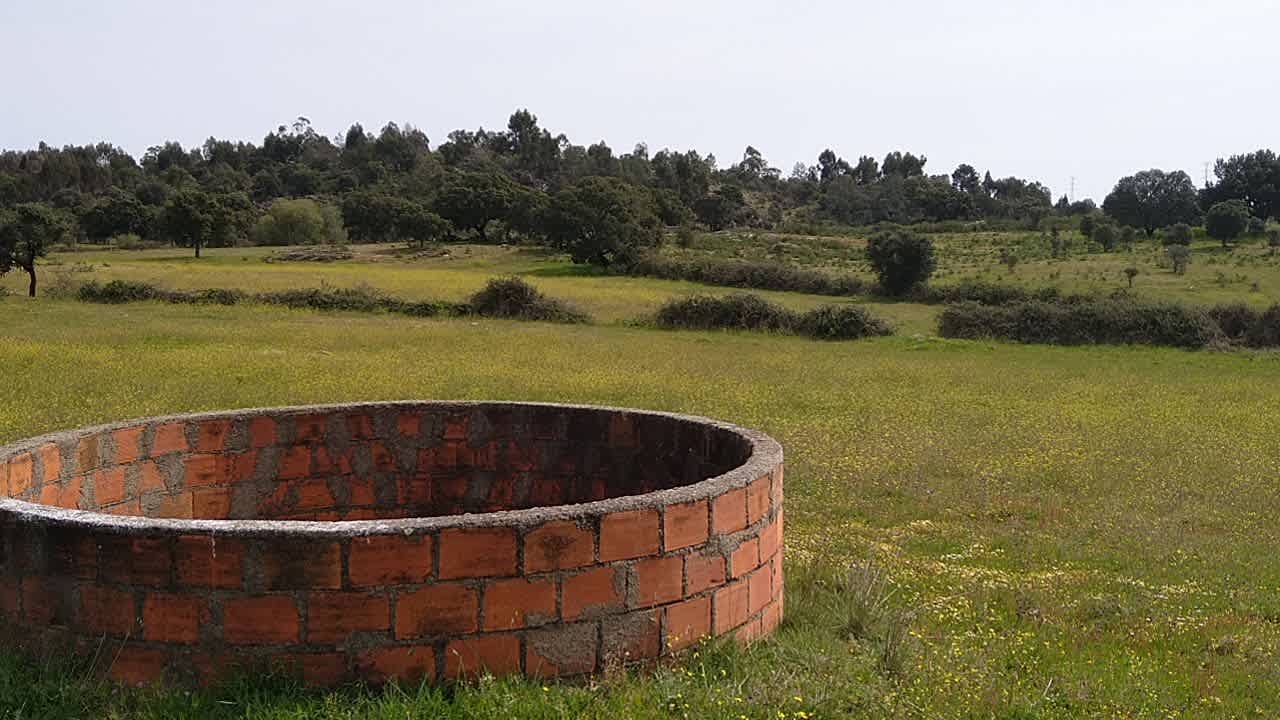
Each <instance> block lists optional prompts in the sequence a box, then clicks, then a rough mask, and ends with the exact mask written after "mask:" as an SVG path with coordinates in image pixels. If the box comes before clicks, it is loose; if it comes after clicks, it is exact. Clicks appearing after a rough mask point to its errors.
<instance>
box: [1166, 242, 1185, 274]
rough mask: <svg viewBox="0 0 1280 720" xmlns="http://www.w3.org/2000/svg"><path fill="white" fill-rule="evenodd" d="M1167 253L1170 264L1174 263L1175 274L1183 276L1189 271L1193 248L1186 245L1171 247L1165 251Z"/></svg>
mask: <svg viewBox="0 0 1280 720" xmlns="http://www.w3.org/2000/svg"><path fill="white" fill-rule="evenodd" d="M1165 253H1167V254H1168V255H1169V262H1171V263H1173V273H1174V274H1175V275H1181V274H1183V273H1185V272H1186V271H1187V266H1188V265H1190V264H1191V248H1189V247H1187V246H1186V245H1170V246H1169V247H1168V248H1166V249H1165Z"/></svg>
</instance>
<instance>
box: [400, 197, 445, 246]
mask: <svg viewBox="0 0 1280 720" xmlns="http://www.w3.org/2000/svg"><path fill="white" fill-rule="evenodd" d="M395 230H396V234H397V235H399V236H400V237H401V238H402V239H405V240H408V241H409V242H411V243H416V244H417V245H418V246H419V247H425V246H426V244H427V243H429V242H434V241H436V240H440V239H442V238H446V237H448V236H449V235H450V234H451V233H452V232H453V224H452V223H450V222H449V221H448V220H445V219H444V218H442V217H440V216H439V215H437V214H435V213H433V212H431V211H430V210H428V209H427V208H426V207H424V206H422V205H419V204H418V203H414V202H405V203H404V205H403V206H402V207H401V208H400V212H399V213H398V214H397V216H396V219H395Z"/></svg>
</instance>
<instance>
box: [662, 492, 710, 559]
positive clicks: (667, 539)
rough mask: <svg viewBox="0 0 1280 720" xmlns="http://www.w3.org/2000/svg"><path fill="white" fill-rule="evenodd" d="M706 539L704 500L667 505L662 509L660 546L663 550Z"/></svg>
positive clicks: (698, 542)
mask: <svg viewBox="0 0 1280 720" xmlns="http://www.w3.org/2000/svg"><path fill="white" fill-rule="evenodd" d="M706 541H707V503H706V501H705V500H699V501H697V502H691V503H683V504H680V505H669V506H667V508H666V509H665V510H663V511H662V546H663V550H664V551H665V552H671V551H672V550H679V549H680V548H686V547H690V546H693V545H700V544H702V543H704V542H706Z"/></svg>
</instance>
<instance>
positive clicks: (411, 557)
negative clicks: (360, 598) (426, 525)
mask: <svg viewBox="0 0 1280 720" xmlns="http://www.w3.org/2000/svg"><path fill="white" fill-rule="evenodd" d="M348 518H350V516H349V515H348ZM433 545H434V543H433V542H432V539H431V537H430V536H411V537H405V536H403V535H385V536H370V537H357V538H353V539H352V540H351V558H350V561H349V562H348V563H347V565H348V568H349V572H350V575H351V584H352V585H354V586H356V587H382V586H385V585H406V584H413V583H421V582H426V580H427V578H429V577H430V576H431V571H432V569H433V563H434V560H433Z"/></svg>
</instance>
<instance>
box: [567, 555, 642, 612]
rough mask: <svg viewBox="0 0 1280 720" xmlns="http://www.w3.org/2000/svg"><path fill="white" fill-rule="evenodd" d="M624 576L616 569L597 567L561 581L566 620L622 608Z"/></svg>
mask: <svg viewBox="0 0 1280 720" xmlns="http://www.w3.org/2000/svg"><path fill="white" fill-rule="evenodd" d="M625 587H626V580H625V574H624V573H623V572H622V571H620V570H619V569H618V568H614V567H598V568H592V569H590V570H587V571H585V572H581V573H578V574H577V575H573V576H572V577H567V578H565V579H564V608H563V610H562V611H561V612H562V613H563V615H564V619H565V620H566V621H569V620H576V619H578V618H579V617H583V616H584V615H589V614H591V615H594V614H598V613H599V612H600V611H605V610H611V609H614V608H620V607H622V599H623V593H624V592H625Z"/></svg>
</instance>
